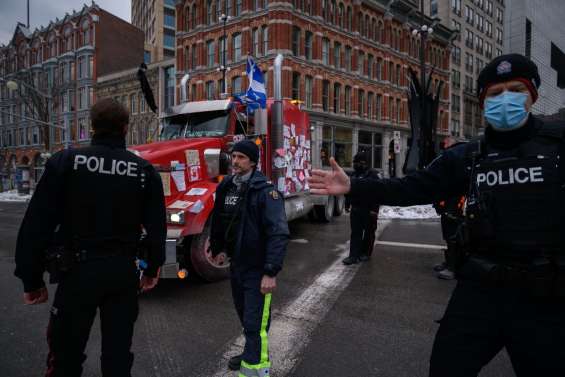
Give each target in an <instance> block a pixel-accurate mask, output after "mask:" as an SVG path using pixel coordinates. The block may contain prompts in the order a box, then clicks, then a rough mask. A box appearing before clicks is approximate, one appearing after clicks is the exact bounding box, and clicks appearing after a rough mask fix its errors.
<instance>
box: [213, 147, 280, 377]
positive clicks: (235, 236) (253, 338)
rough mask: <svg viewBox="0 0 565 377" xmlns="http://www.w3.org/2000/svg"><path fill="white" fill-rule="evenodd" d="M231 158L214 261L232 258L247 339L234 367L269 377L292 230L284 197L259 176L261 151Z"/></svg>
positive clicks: (216, 212)
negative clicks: (271, 338)
mask: <svg viewBox="0 0 565 377" xmlns="http://www.w3.org/2000/svg"><path fill="white" fill-rule="evenodd" d="M231 158H232V171H233V175H230V176H228V177H226V178H225V179H224V180H223V181H222V182H221V183H220V184H219V185H218V187H217V188H216V201H215V204H214V209H213V212H212V227H211V230H210V248H211V252H212V256H213V257H217V256H218V255H219V254H220V253H226V254H227V255H228V257H230V271H231V287H232V295H233V300H234V304H235V309H236V311H237V315H238V316H239V319H240V321H241V325H242V326H243V333H244V335H245V346H244V349H243V353H242V354H241V355H237V356H234V357H232V358H231V359H230V360H229V363H228V367H229V369H231V370H239V371H240V373H239V376H240V377H252V376H261V377H268V376H269V375H270V374H269V373H270V372H269V371H270V367H271V361H270V357H269V349H268V331H269V325H270V321H271V298H272V297H271V295H272V292H273V291H274V290H275V288H276V287H277V280H276V276H277V274H278V273H279V271H280V270H281V268H282V264H283V260H284V256H285V254H286V248H287V244H288V238H289V231H288V224H287V221H286V214H285V211H284V201H283V198H282V195H281V194H280V193H279V192H278V191H277V190H276V189H275V188H274V186H273V185H272V184H271V183H269V182H267V178H266V177H265V176H264V175H263V174H262V173H261V172H260V171H258V170H257V163H258V161H259V148H258V147H257V145H256V144H255V143H253V142H252V141H250V140H243V141H240V142H238V143H237V144H235V145H234V147H233V150H232V154H231Z"/></svg>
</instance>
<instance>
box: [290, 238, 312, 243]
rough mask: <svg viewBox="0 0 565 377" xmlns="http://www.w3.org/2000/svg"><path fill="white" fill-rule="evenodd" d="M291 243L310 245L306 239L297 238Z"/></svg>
mask: <svg viewBox="0 0 565 377" xmlns="http://www.w3.org/2000/svg"><path fill="white" fill-rule="evenodd" d="M290 242H295V243H308V242H309V241H308V240H306V239H304V238H295V239H293V240H290Z"/></svg>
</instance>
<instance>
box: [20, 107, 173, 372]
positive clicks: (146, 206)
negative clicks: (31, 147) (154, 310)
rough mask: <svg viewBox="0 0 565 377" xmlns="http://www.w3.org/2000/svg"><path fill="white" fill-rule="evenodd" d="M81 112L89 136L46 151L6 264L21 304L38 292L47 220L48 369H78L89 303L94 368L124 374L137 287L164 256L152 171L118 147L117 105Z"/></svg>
mask: <svg viewBox="0 0 565 377" xmlns="http://www.w3.org/2000/svg"><path fill="white" fill-rule="evenodd" d="M90 117H91V121H92V129H93V131H94V135H93V136H92V143H91V145H90V146H88V147H84V148H77V149H69V150H64V151H61V152H58V153H56V154H54V155H53V156H52V157H51V158H50V159H49V160H48V161H47V164H46V167H45V172H44V173H43V176H42V177H41V180H40V181H39V183H38V185H37V188H36V190H35V193H34V195H33V197H32V199H31V201H30V203H29V206H28V208H27V211H26V214H25V216H24V218H23V221H22V224H21V227H20V231H19V234H18V239H17V245H16V271H15V274H16V276H18V277H19V278H20V279H21V280H22V281H23V284H24V292H25V293H24V302H25V303H26V304H39V303H43V302H46V301H47V299H48V294H47V288H46V287H45V284H44V281H43V272H44V268H45V267H44V254H45V250H46V249H47V248H48V247H49V246H50V244H51V243H52V242H53V239H54V232H55V231H56V230H57V235H58V237H57V238H58V239H59V240H60V241H61V243H62V246H63V251H62V252H61V254H59V255H57V260H60V261H61V265H58V266H57V268H59V269H60V271H58V273H59V274H61V275H62V276H60V281H59V285H58V287H57V292H56V293H55V299H54V301H53V306H52V308H51V318H50V321H49V327H48V335H47V340H48V344H49V355H48V360H47V374H46V375H47V376H48V377H76V376H80V375H81V373H82V363H83V362H84V360H85V359H86V355H84V349H85V346H86V342H87V340H88V336H89V333H90V328H91V326H92V322H93V321H94V318H95V316H96V311H97V310H100V324H101V332H102V356H101V369H102V375H103V376H130V369H131V366H132V364H133V354H132V353H131V352H130V347H131V341H132V335H133V328H134V322H135V320H136V318H137V314H138V302H137V295H138V290H139V289H141V290H142V291H146V290H149V289H151V288H153V287H154V286H155V285H156V284H157V279H158V270H159V267H160V266H161V264H162V263H163V261H164V256H165V251H164V245H165V237H166V224H165V207H164V197H163V187H162V184H161V179H160V177H159V175H158V174H157V173H156V172H155V170H154V169H153V167H152V166H151V165H150V164H149V163H148V162H147V161H145V160H143V159H142V158H140V157H137V156H136V155H134V154H133V153H131V152H129V151H127V150H126V144H125V135H126V132H127V129H128V122H129V114H128V112H127V110H126V109H125V108H124V107H123V106H122V105H121V104H119V103H118V102H116V101H114V100H112V99H103V100H100V101H98V102H97V103H96V104H95V105H94V106H93V107H92V109H91V112H90ZM142 227H143V228H144V229H145V232H146V244H147V248H148V255H147V262H148V267H147V269H146V270H145V273H144V275H143V277H142V279H141V281H140V280H139V276H138V273H137V268H136V264H135V255H136V251H137V244H138V241H139V239H140V236H141V232H142ZM50 272H52V273H57V271H50Z"/></svg>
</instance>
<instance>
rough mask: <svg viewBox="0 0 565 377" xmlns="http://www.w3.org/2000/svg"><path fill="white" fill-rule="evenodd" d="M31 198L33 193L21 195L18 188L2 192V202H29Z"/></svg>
mask: <svg viewBox="0 0 565 377" xmlns="http://www.w3.org/2000/svg"><path fill="white" fill-rule="evenodd" d="M30 199H31V194H28V195H19V194H18V191H17V190H10V191H4V192H0V202H27V201H29V200H30Z"/></svg>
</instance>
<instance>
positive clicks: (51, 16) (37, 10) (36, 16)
mask: <svg viewBox="0 0 565 377" xmlns="http://www.w3.org/2000/svg"><path fill="white" fill-rule="evenodd" d="M90 1H91V0H30V1H29V7H30V16H29V18H30V26H31V27H30V29H31V30H32V31H33V30H34V29H35V28H36V27H39V26H41V25H43V26H47V25H48V24H49V21H51V20H53V21H54V20H55V18H56V17H59V18H63V17H64V16H65V13H66V12H69V13H71V12H72V11H73V9H74V10H77V11H78V10H80V9H82V7H83V5H84V4H85V3H87V4H89V5H90ZM95 2H96V4H98V5H99V6H100V7H101V8H103V9H104V10H106V11H108V12H110V13H112V14H114V15H116V16H118V17H120V18H123V19H124V20H126V21H128V22H129V21H130V19H131V0H97V1H95ZM26 18H27V15H26V0H0V45H2V44H8V43H9V42H10V39H11V38H12V36H13V35H14V28H15V27H16V23H17V22H18V21H19V22H22V23H24V24H25V23H26Z"/></svg>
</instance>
